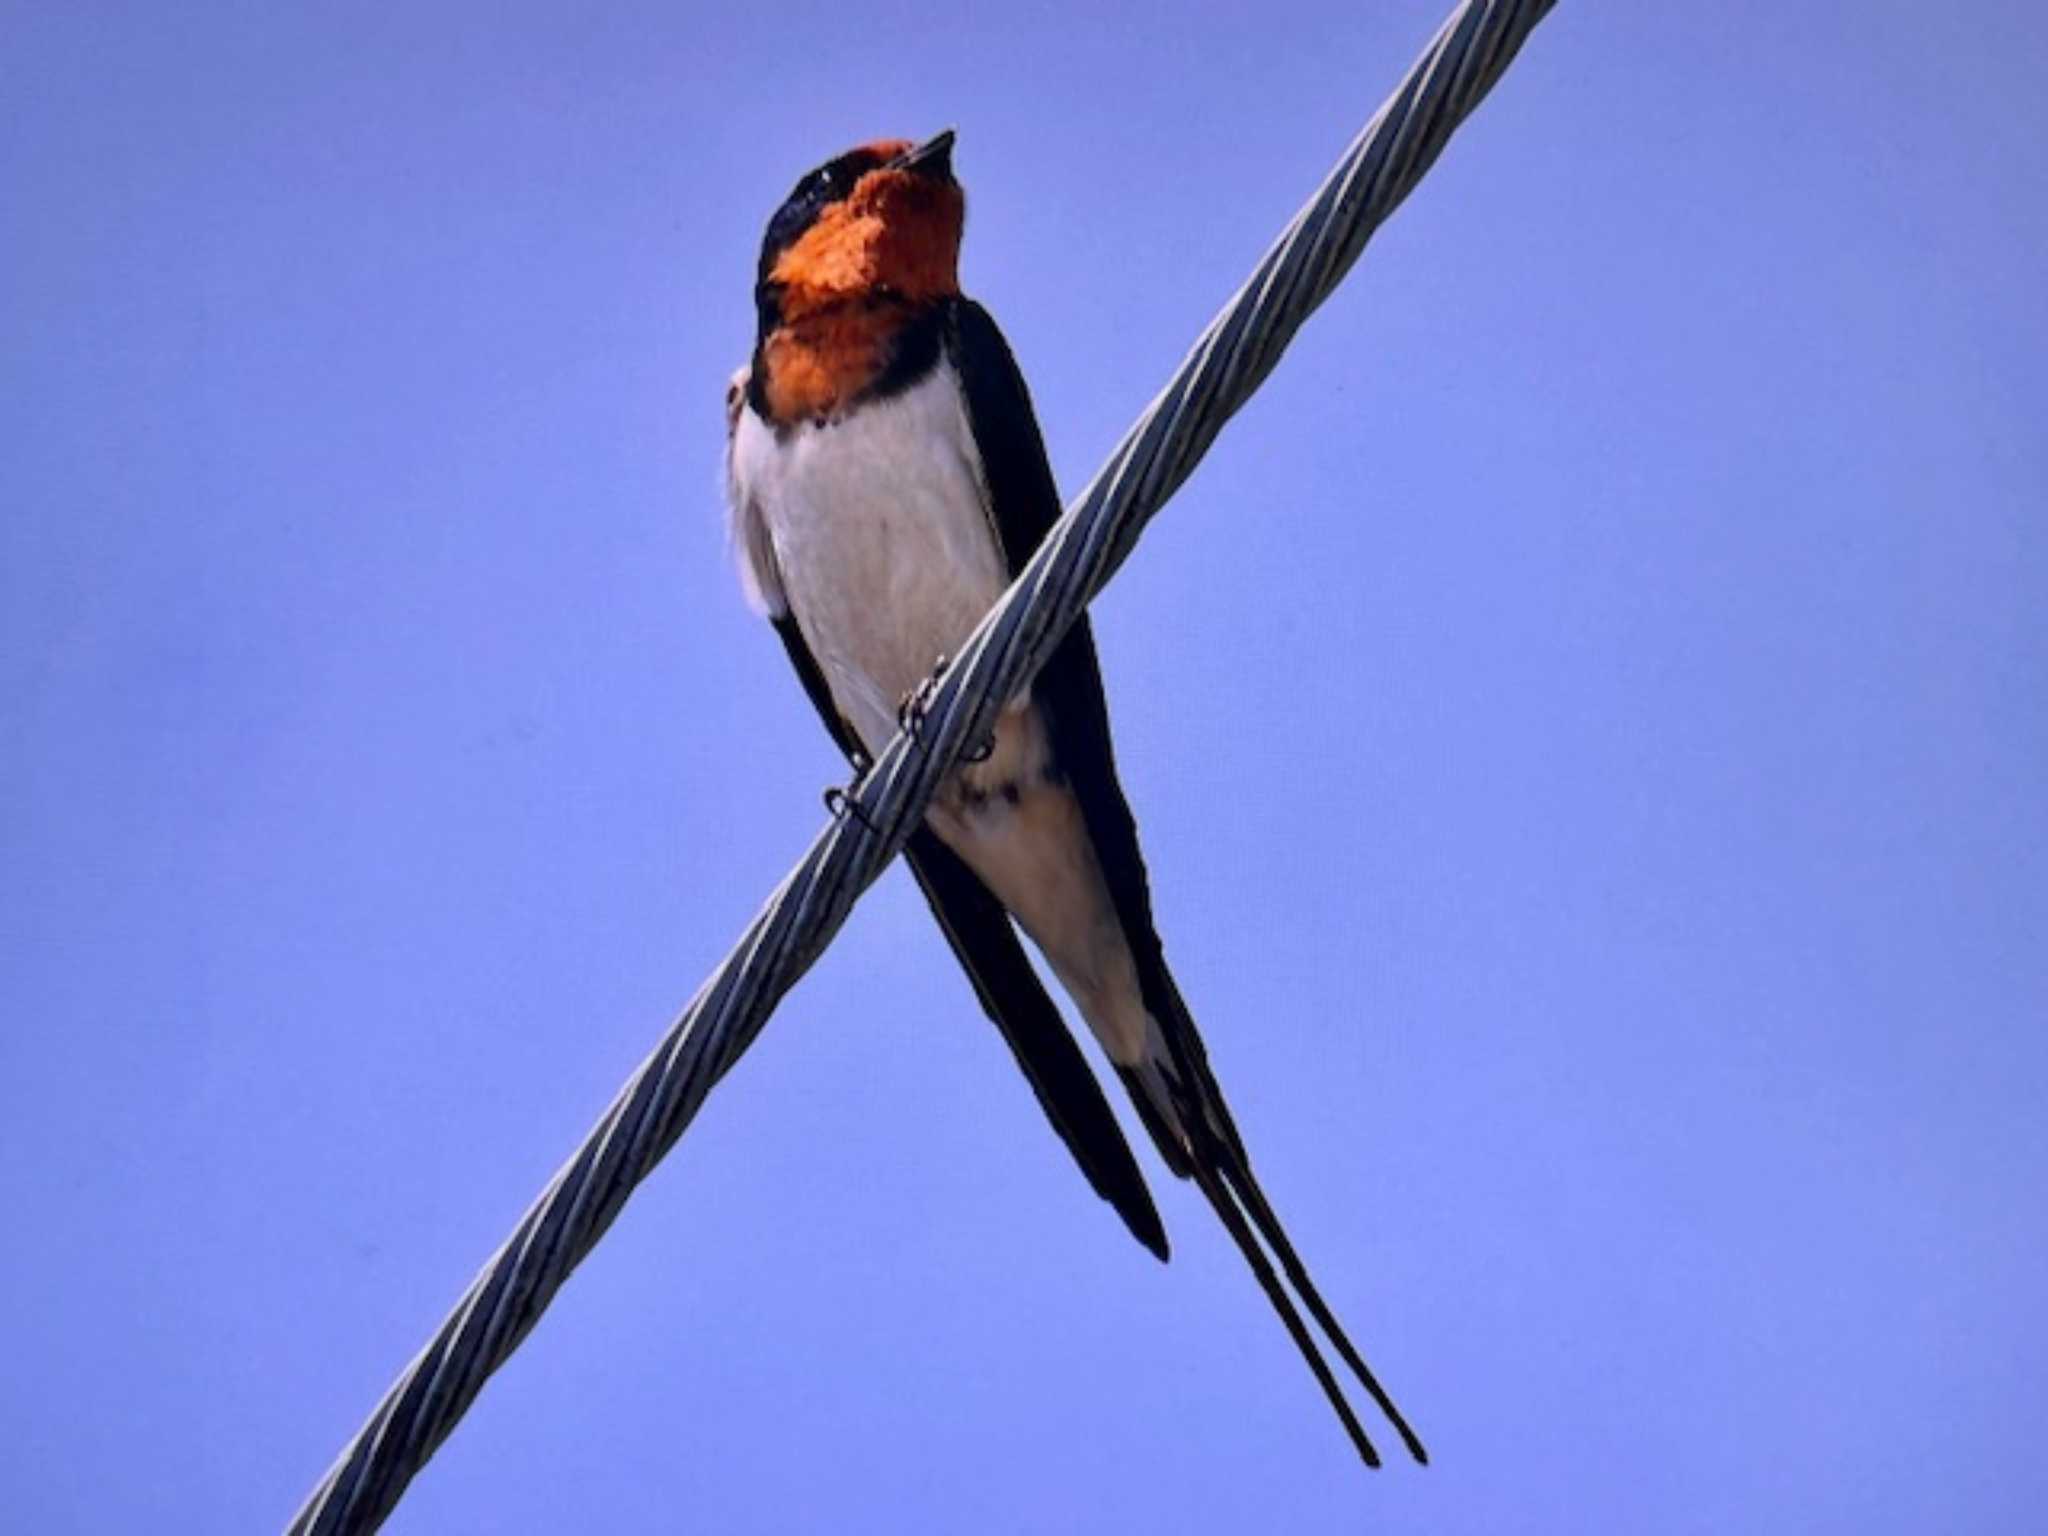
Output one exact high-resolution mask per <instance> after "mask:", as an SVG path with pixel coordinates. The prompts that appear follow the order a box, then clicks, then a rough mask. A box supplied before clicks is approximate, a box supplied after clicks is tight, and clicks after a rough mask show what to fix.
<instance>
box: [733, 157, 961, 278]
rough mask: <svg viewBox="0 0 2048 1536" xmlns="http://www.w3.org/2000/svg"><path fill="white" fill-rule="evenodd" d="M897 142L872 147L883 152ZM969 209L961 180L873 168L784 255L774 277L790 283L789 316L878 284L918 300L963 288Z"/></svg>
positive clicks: (777, 263)
mask: <svg viewBox="0 0 2048 1536" xmlns="http://www.w3.org/2000/svg"><path fill="white" fill-rule="evenodd" d="M894 142H895V141H888V142H885V143H883V144H877V145H871V146H869V147H870V148H872V149H874V150H875V151H876V152H877V153H880V152H882V151H884V150H886V149H889V148H890V144H892V143H894ZM908 147H909V146H908V145H903V146H902V148H908ZM893 153H901V149H897V150H895V151H894V152H893ZM965 216H966V200H965V199H964V198H963V197H962V196H961V192H960V188H959V186H958V185H957V184H955V183H953V182H950V181H934V180H933V179H932V178H931V177H929V176H920V175H918V174H917V173H916V172H914V171H897V170H891V169H889V168H888V167H887V166H883V167H881V168H880V169H878V170H872V171H869V172H868V173H867V174H866V175H865V176H863V177H861V179H860V180H859V181H857V182H855V183H854V187H853V190H852V191H851V192H849V193H848V194H847V195H846V197H845V198H844V199H842V200H841V201H839V202H836V203H834V204H832V205H831V206H830V207H828V208H827V209H825V211H824V212H823V213H821V214H819V215H818V218H817V221H816V222H815V223H813V224H812V225H811V227H810V228H809V229H807V230H805V231H804V232H803V234H801V235H799V236H798V237H797V239H796V240H795V241H794V242H793V243H792V244H791V245H790V247H789V249H788V250H786V251H784V252H783V253H782V254H781V255H780V256H779V257H777V258H776V261H775V266H774V267H773V269H772V270H771V271H770V272H769V279H770V281H772V282H776V283H780V284H781V285H782V287H783V306H782V312H783V316H784V318H785V319H795V318H797V317H799V316H801V315H803V314H805V313H807V312H809V311H812V310H816V309H821V308H824V307H826V306H827V305H831V304H836V303H839V302H841V301H843V300H845V299H848V298H855V297H861V296H864V295H868V294H872V293H875V292H877V291H883V292H887V293H890V294H893V295H896V296H898V297H901V298H904V299H908V300H910V301H911V302H913V303H922V302H925V301H928V300H931V299H939V298H946V297H949V296H950V295H952V294H955V293H958V292H959V291H960V275H959V269H960V230H961V225H962V223H963V221H964V219H965Z"/></svg>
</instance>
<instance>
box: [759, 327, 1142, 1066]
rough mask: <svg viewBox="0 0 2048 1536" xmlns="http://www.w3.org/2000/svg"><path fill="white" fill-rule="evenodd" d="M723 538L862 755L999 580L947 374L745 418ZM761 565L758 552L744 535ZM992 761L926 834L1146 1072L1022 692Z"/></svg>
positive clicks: (992, 595)
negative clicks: (794, 415) (822, 421)
mask: <svg viewBox="0 0 2048 1536" xmlns="http://www.w3.org/2000/svg"><path fill="white" fill-rule="evenodd" d="M731 475H732V481H733V486H732V490H733V496H734V503H735V512H736V516H737V517H738V524H737V526H736V536H737V538H738V540H739V542H740V544H741V548H742V552H743V554H744V555H745V556H746V558H747V559H749V560H750V561H758V555H759V554H760V553H768V554H771V555H772V557H773V559H772V565H769V566H763V565H761V564H759V563H756V564H755V565H753V566H752V567H751V569H750V584H749V591H750V593H751V594H753V595H754V596H755V597H756V599H757V600H758V601H759V602H760V603H761V606H763V607H764V608H766V609H767V611H768V612H770V613H771V614H776V615H779V614H780V613H781V612H783V611H784V610H785V609H786V611H788V612H789V613H791V614H793V615H794V616H795V618H796V621H797V625H798V627H799V628H800V629H801V630H802V631H803V636H804V642H805V644H806V645H807V646H808V647H809V649H810V652H811V655H812V656H813V657H814V658H815V659H816V660H817V662H818V666H819V668H820V670H821V671H823V673H824V675H825V682H826V685H827V686H828V687H829V688H830V689H831V690H832V700H833V703H834V704H835V705H836V706H837V707H838V709H839V712H840V714H842V715H843V716H845V718H846V719H847V721H848V722H849V723H850V724H851V725H852V726H853V729H854V731H855V733H856V734H858V735H859V737H860V739H861V740H862V741H863V742H864V743H866V745H867V747H868V750H869V751H870V752H875V751H879V750H880V749H881V747H882V746H883V744H884V743H886V742H887V741H888V740H889V738H890V737H891V736H893V735H895V734H896V716H897V710H898V707H899V705H900V703H901V701H902V699H903V696H904V695H905V694H907V693H909V692H910V691H911V690H912V689H913V688H915V687H916V686H917V685H918V684H919V683H921V682H923V681H924V679H925V678H926V677H928V676H929V675H930V674H931V671H932V665H933V663H934V662H936V661H937V660H938V658H939V657H940V656H942V655H943V656H947V657H951V656H954V655H956V654H957V653H958V651H959V649H960V642H961V641H963V640H965V639H966V638H967V636H968V634H969V633H970V632H971V631H972V630H973V628H974V626H975V624H976V623H977V622H978V621H979V620H980V618H981V616H982V615H983V614H984V613H986V612H987V611H988V609H989V607H990V606H991V605H992V604H993V603H994V602H995V600H996V598H997V597H999V596H1000V595H1001V594H1002V591H1003V589H1004V588H1005V587H1006V586H1008V585H1009V574H1008V571H1007V569H1006V565H1005V561H1004V559H1003V555H1002V550H1001V547H1000V545H999V544H998V542H997V535H996V530H995V525H994V522H993V520H992V519H991V517H990V516H989V513H988V499H987V494H986V491H985V489H984V487H983V484H982V474H981V463H980V457H979V455H978V454H977V453H976V452H975V448H974V438H973V432H972V429H971V428H970V427H969V425H968V421H967V411H966V405H965V401H964V400H963V398H962V396H961V393H960V386H959V381H958V379H957V377H956V375H955V374H954V372H953V370H952V368H951V366H950V365H949V364H947V363H945V362H943V361H942V362H941V363H940V364H939V365H938V366H937V367H936V368H934V369H933V370H932V372H931V374H930V375H929V376H928V377H926V378H925V379H924V380H923V381H922V382H921V383H919V384H917V385H916V386H914V387H913V388H911V389H908V390H905V391H904V392H903V393H902V394H900V395H897V396H895V397H893V398H892V399H889V400H883V401H877V402H872V403H870V404H867V405H864V406H862V407H861V408H859V409H858V410H856V411H854V412H853V413H852V414H851V415H850V416H849V417H848V418H847V419H846V420H844V421H840V422H837V423H835V424H833V425H830V426H823V427H820V426H813V425H809V424H805V425H803V426H799V427H796V428H794V429H793V430H792V431H791V432H790V433H789V434H788V435H787V436H786V437H783V438H782V439H780V440H778V439H777V438H776V436H775V433H774V430H773V429H772V428H770V427H769V426H768V425H767V424H766V423H764V422H763V421H761V419H760V418H759V417H757V416H756V415H755V414H754V413H753V412H752V411H742V412H741V413H740V416H739V419H738V422H737V423H736V425H735V427H734V436H733V442H732V460H731ZM757 527H758V531H759V532H760V533H761V534H764V535H765V536H766V542H767V544H768V550H767V551H765V552H762V551H757V550H756V549H755V542H756V540H755V530H756V528H757ZM992 748H993V750H992V751H991V752H990V754H989V755H988V757H987V758H986V759H985V760H983V761H981V762H978V763H973V764H969V765H965V766H963V767H962V768H960V769H959V770H958V771H957V772H956V773H954V774H953V775H951V776H950V777H949V778H948V780H947V782H946V783H945V784H944V785H942V786H941V787H940V789H939V792H938V795H937V796H936V797H935V798H934V799H933V801H932V805H931V809H930V811H929V813H928V815H929V819H930V822H931V825H932V827H933V828H934V830H936V831H937V832H938V834H939V836H940V837H941V838H943V839H944V840H945V841H946V843H947V844H948V845H950V846H951V847H952V848H953V850H954V851H955V852H956V853H958V854H959V855H960V856H961V857H962V858H963V859H965V860H966V862H967V864H968V867H969V868H971V869H972V870H973V871H974V872H975V874H977V875H978V876H980V878H981V880H982V882H983V883H984V884H986V885H987V886H988V888H989V890H990V891H992V892H993V893H994V894H995V896H996V899H997V900H999V901H1000V902H1002V903H1003V905H1004V906H1005V907H1007V908H1008V909H1009V910H1010V911H1011V912H1012V913H1013V914H1015V916H1016V918H1017V920H1018V921H1019V922H1020V923H1022V924H1023V926H1024V930H1025V931H1026V932H1027V933H1029V934H1030V935H1031V937H1032V939H1033V940H1034V941H1035V942H1036V943H1037V944H1038V946H1039V948H1040V949H1042V950H1044V951H1045V954H1046V958H1047V959H1048V960H1050V961H1051V962H1052V966H1053V970H1054V972H1055V973H1056V974H1057V975H1058V976H1059V978H1060V981H1061V983H1062V984H1063V985H1064V986H1065V987H1066V989H1067V990H1068V992H1069V993H1071V994H1072V995H1073V997H1074V999H1075V1001H1076V1002H1077V1003H1079V1004H1080V1007H1081V1012H1082V1014H1083V1016H1084V1017H1085V1018H1086V1019H1087V1020H1088V1022H1089V1024H1090V1026H1091V1027H1092V1028H1093V1029H1094V1030H1095V1033H1096V1035H1097V1036H1098V1037H1099V1038H1100V1039H1101V1040H1102V1042H1103V1043H1104V1045H1105V1046H1106V1047H1107V1048H1108V1050H1109V1052H1110V1055H1111V1056H1112V1057H1114V1058H1115V1059H1116V1060H1117V1061H1119V1062H1123V1063H1125V1064H1130V1063H1133V1062H1136V1061H1139V1060H1141V1059H1142V1058H1143V1052H1144V1049H1145V1041H1146V1027H1147V1025H1146V1017H1145V1011H1144V1005H1143V1003H1142V1001H1141V1000H1140V998H1139V992H1138V981H1137V973H1136V970H1135V968H1134V966H1133V962H1132V960H1131V954H1130V949H1129V946H1128V944H1127V943H1126V941H1125V939H1124V935H1123V930H1122V928H1121V926H1120V925H1119V924H1118V921H1117V917H1116V912H1115V908H1114V904H1113V903H1112V902H1111V900H1110V895H1109V890H1108V887H1107V885H1106V884H1105V883H1104V881H1103V877H1102V870H1101V866H1100V865H1099V864H1098V863H1097V861H1096V855H1095V850H1094V848H1093V847H1092V846H1091V844H1090V842H1089V839H1088V833H1087V828H1086V826H1085V824H1084V819H1083V816H1082V814H1081V807H1080V805H1079V803H1078V802H1077V801H1076V800H1075V799H1074V796H1073V792H1072V791H1071V790H1070V789H1068V788H1067V786H1066V785H1065V783H1064V782H1063V781H1061V780H1060V779H1059V778H1058V776H1057V775H1054V774H1050V773H1048V771H1047V770H1048V766H1049V757H1050V752H1049V743H1048V741H1047V739H1046V731H1045V723H1044V721H1043V720H1042V719H1041V718H1040V717H1039V714H1038V711H1037V710H1036V709H1034V708H1032V707H1031V702H1030V695H1029V692H1028V691H1027V692H1026V693H1024V694H1021V695H1019V696H1018V697H1017V698H1016V699H1013V700H1011V701H1010V703H1009V705H1008V706H1007V707H1006V709H1005V710H1004V712H1003V714H1002V715H1001V716H1000V717H999V718H998V720H997V724H996V730H995V739H994V741H993V743H992Z"/></svg>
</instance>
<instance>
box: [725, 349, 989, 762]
mask: <svg viewBox="0 0 2048 1536" xmlns="http://www.w3.org/2000/svg"><path fill="white" fill-rule="evenodd" d="M733 453H734V470H735V476H736V478H737V479H738V480H739V481H740V482H742V484H743V485H744V487H745V492H746V494H747V495H748V496H750V497H751V498H752V499H753V502H754V505H755V506H756V507H757V508H758V509H759V515H760V517H761V519H762V522H763V524H764V526H765V530H766V532H767V534H768V538H769V541H770V544H771V546H772V548H773V551H774V556H775V565H776V570H777V574H778V575H779V577H780V580H781V584H782V589H783V594H784V596H785V598H786V600H787V602H788V605H789V609H790V611H791V612H792V613H794V614H795V615H796V620H797V623H798V625H799V626H800V627H801V628H802V630H803V634H804V640H805V641H806V643H807V644H808V645H809V646H810V649H811V653H812V655H813V656H815V657H816V658H817V661H818V665H819V667H820V668H821V669H822V670H823V672H824V674H825V681H826V683H827V684H828V685H829V686H830V688H831V690H832V697H833V701H834V702H835V703H836V704H837V705H838V706H839V710H840V713H842V714H843V715H844V716H845V717H846V718H847V720H848V721H849V722H851V724H852V725H853V728H854V730H855V732H856V733H857V734H858V735H859V736H860V739H861V740H862V741H863V742H865V743H866V744H867V746H868V748H869V750H870V751H875V750H879V749H880V747H881V746H882V744H883V743H884V742H886V741H887V740H888V739H889V738H890V737H891V736H893V735H894V734H895V733H896V712H897V706H898V704H899V703H900V702H901V700H902V698H903V696H904V695H905V694H906V693H908V692H909V691H910V690H911V689H913V688H915V687H916V686H917V685H918V684H919V683H920V682H922V681H923V680H924V679H925V678H926V677H927V676H928V675H929V674H930V673H931V670H932V664H933V663H934V662H935V661H937V660H938V658H939V657H940V656H941V655H946V656H951V655H952V654H954V653H955V652H956V651H957V650H958V649H959V645H960V642H961V641H962V640H964V639H966V637H967V635H968V633H969V632H970V631H971V630H972V629H973V628H974V625H975V623H976V621H977V620H979V619H980V618H981V616H982V614H984V613H985V612H987V611H988V609H989V606H990V605H991V604H992V603H994V602H995V600H996V598H997V597H998V596H1000V595H1001V593H1002V590H1003V588H1004V587H1006V586H1007V585H1009V575H1008V572H1007V571H1006V569H1005V565H1004V560H1003V556H1002V552H1001V550H1000V548H999V547H998V545H997V542H996V533H995V528H994V525H993V523H992V522H991V520H990V518H989V514H988V511H987V500H986V496H985V493H984V491H983V488H982V482H981V466H980V463H979V460H978V457H977V455H976V454H975V451H974V440H973V434H972V432H971V430H970V428H969V426H968V422H967V412H966V407H965V404H964V402H963V400H962V398H961V394H960V386H959V382H958V379H957V378H956V376H955V375H954V373H953V370H952V368H951V367H950V366H949V365H947V364H946V363H944V362H941V363H940V364H939V365H938V366H937V367H936V368H934V369H933V370H932V372H931V374H930V375H929V376H927V377H926V378H925V379H924V380H922V381H921V382H919V383H918V384H916V385H914V386H913V387H912V388H910V389H908V390H905V391H904V392H903V393H901V394H899V395H896V396H893V397H892V398H890V399H887V400H879V401H873V402H870V403H869V404H867V405H864V406H862V407H860V408H859V409H858V410H856V411H854V412H853V413H852V414H851V415H849V416H848V417H847V418H846V419H845V420H843V421H839V422H835V423H832V424H830V425H826V426H816V425H812V424H809V423H806V424H804V425H801V426H799V427H796V428H795V429H793V430H792V431H791V432H790V433H789V434H788V436H786V437H785V438H783V439H782V440H780V441H777V440H776V437H775V434H774V432H773V429H771V428H770V427H768V426H767V425H766V424H765V423H763V422H762V421H760V419H759V418H757V417H756V416H754V415H753V413H752V412H747V413H746V414H745V415H744V417H743V418H742V420H741V422H740V424H739V427H738V429H737V437H736V439H735V441H734V444H733Z"/></svg>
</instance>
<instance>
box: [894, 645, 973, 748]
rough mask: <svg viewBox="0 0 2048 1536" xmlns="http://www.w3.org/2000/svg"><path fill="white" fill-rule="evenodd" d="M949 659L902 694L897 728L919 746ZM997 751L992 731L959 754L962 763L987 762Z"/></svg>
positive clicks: (949, 664)
mask: <svg viewBox="0 0 2048 1536" xmlns="http://www.w3.org/2000/svg"><path fill="white" fill-rule="evenodd" d="M952 664H953V661H952V658H951V657H949V656H941V657H939V659H938V660H937V661H935V662H933V663H932V670H931V675H930V676H929V677H927V678H926V679H925V680H924V681H923V682H921V683H919V684H918V685H917V686H916V687H915V688H913V689H911V690H910V691H909V692H908V693H906V694H904V695H903V698H902V700H901V701H900V702H899V703H898V704H897V706H896V727H897V729H898V730H900V731H902V732H903V733H904V734H905V735H907V736H908V737H909V738H910V739H911V740H912V741H914V742H916V743H917V744H918V745H919V746H923V745H924V717H925V713H926V711H928V710H929V709H930V708H931V707H932V700H934V699H936V698H937V697H938V695H939V684H941V683H943V682H944V681H945V680H946V669H947V668H948V667H950V666H952ZM995 749H996V738H995V735H994V733H993V732H991V733H990V734H989V735H987V736H984V737H983V738H982V739H981V740H979V741H977V742H975V743H974V744H973V745H971V746H970V747H968V748H967V750H966V751H964V752H962V753H961V754H960V761H961V762H963V763H985V762H987V761H988V760H989V757H990V755H991V754H992V753H994V751H995Z"/></svg>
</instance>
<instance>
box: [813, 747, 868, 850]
mask: <svg viewBox="0 0 2048 1536" xmlns="http://www.w3.org/2000/svg"><path fill="white" fill-rule="evenodd" d="M874 766H875V765H874V761H873V759H871V758H870V757H869V756H868V755H867V754H866V753H865V752H856V753H854V754H853V780H852V782H851V783H847V784H830V785H827V786H826V788H825V814H826V815H828V816H830V817H831V818H832V819H833V820H834V821H840V820H843V819H844V818H845V817H846V816H848V815H849V814H850V815H851V816H852V817H853V819H854V820H855V821H857V822H859V823H860V824H861V825H862V826H864V827H866V828H867V829H868V830H869V831H870V832H872V831H874V830H875V824H874V823H873V822H872V821H869V820H868V813H867V812H866V811H864V810H862V809H861V808H860V800H859V799H858V796H859V794H860V787H861V785H863V784H865V783H867V781H868V770H869V769H870V768H872V767H874Z"/></svg>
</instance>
